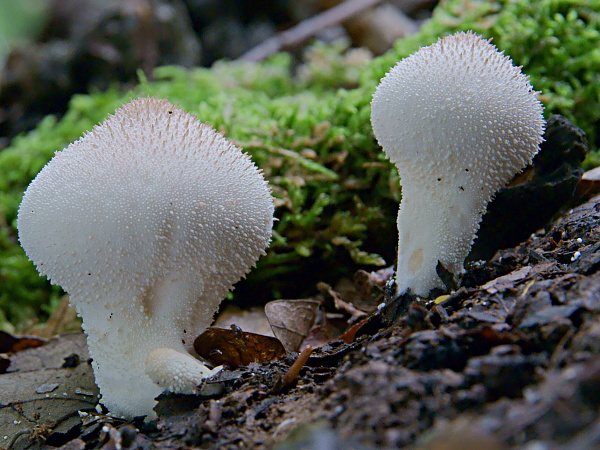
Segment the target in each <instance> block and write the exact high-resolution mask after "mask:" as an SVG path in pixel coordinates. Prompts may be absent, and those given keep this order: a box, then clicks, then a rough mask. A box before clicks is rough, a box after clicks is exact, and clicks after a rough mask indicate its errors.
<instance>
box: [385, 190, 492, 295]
mask: <svg viewBox="0 0 600 450" xmlns="http://www.w3.org/2000/svg"><path fill="white" fill-rule="evenodd" d="M411 184H412V185H418V184H415V183H410V182H407V183H406V185H405V184H404V183H403V186H402V192H403V194H402V202H401V204H400V211H399V212H398V233H399V243H398V260H397V266H396V295H401V294H404V293H406V292H407V291H408V290H409V289H410V291H411V292H412V293H413V294H416V295H418V296H420V297H427V296H428V295H429V294H430V292H431V291H432V290H433V289H435V288H439V289H445V285H444V283H443V282H442V280H441V279H440V277H439V276H438V275H437V270H436V268H437V265H438V261H439V262H441V263H442V264H443V265H444V267H445V268H446V269H447V270H449V271H450V272H451V273H453V274H454V275H455V277H457V278H458V276H459V275H460V274H461V272H462V271H463V270H464V269H463V263H464V260H465V258H466V257H467V255H468V253H469V250H470V248H471V245H472V244H473V241H474V239H475V235H476V233H477V230H478V228H479V222H480V221H481V217H482V215H483V212H484V211H485V208H486V205H487V203H488V201H487V200H486V199H485V198H481V197H477V196H475V195H474V194H475V192H476V191H477V189H478V188H477V187H476V186H471V187H468V188H465V187H464V186H460V188H462V189H463V190H461V189H459V186H457V188H456V189H453V187H452V186H447V187H446V189H439V190H438V192H425V190H414V192H412V191H411V188H410V187H408V186H410V185H411ZM405 186H407V187H405ZM455 190H456V191H457V192H456V193H455V194H456V195H455V196H454V197H451V196H449V195H445V194H446V193H448V192H450V193H452V192H454V191H455Z"/></svg>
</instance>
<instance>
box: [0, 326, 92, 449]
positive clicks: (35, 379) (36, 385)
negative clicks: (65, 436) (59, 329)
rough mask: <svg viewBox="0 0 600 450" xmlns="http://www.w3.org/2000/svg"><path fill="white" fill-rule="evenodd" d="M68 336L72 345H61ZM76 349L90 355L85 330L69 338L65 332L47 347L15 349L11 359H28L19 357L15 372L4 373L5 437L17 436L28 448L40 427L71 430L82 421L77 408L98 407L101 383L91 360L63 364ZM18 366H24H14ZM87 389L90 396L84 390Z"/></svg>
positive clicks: (1, 415) (0, 387) (0, 383)
mask: <svg viewBox="0 0 600 450" xmlns="http://www.w3.org/2000/svg"><path fill="white" fill-rule="evenodd" d="M64 340H67V341H69V342H68V344H67V345H64V344H62V341H64ZM68 347H72V348H69V349H67V348H68ZM73 348H75V349H76V352H77V353H79V354H81V355H83V356H84V358H85V359H87V348H86V345H85V336H84V335H83V333H78V334H76V335H75V334H73V335H68V337H67V338H65V337H63V336H61V337H60V338H57V339H52V340H50V341H48V344H46V345H45V346H42V347H39V348H32V349H28V350H25V351H23V352H19V353H16V354H14V355H13V356H12V357H11V361H12V360H13V359H15V360H22V359H25V360H27V361H29V362H28V363H26V364H23V363H20V362H18V361H17V363H16V364H15V365H14V366H13V364H11V366H10V370H11V371H12V372H10V373H6V374H2V375H0V405H1V406H0V430H1V431H2V435H1V436H2V438H4V436H6V442H10V440H11V439H16V441H15V442H14V443H13V447H14V448H24V445H25V444H26V443H27V442H28V439H29V438H30V437H31V436H33V433H35V430H36V429H39V427H45V429H47V430H48V432H53V433H65V432H67V431H68V430H70V429H71V428H73V427H74V426H76V425H77V424H80V423H81V420H80V418H79V415H78V411H81V410H86V409H88V410H93V409H94V407H95V406H96V404H97V402H98V388H97V387H96V384H95V383H94V375H93V373H92V367H91V365H90V364H89V363H86V364H79V365H78V366H77V367H75V368H63V367H62V362H63V360H64V357H66V356H68V355H69V353H73ZM60 349H63V353H62V354H59V350H60ZM47 353H51V354H52V355H51V356H48V355H47ZM22 355H23V356H22ZM34 361H37V362H34ZM17 369H18V370H19V371H14V370H17ZM82 391H83V392H89V393H91V396H90V395H82V394H80V393H79V392H82Z"/></svg>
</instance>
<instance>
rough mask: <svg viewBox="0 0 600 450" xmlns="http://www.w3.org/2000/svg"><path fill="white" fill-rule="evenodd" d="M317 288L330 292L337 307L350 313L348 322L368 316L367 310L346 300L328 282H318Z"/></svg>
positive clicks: (354, 321) (357, 320)
mask: <svg viewBox="0 0 600 450" xmlns="http://www.w3.org/2000/svg"><path fill="white" fill-rule="evenodd" d="M317 289H319V290H320V291H321V292H324V293H327V294H329V295H330V296H331V297H332V298H333V303H334V306H335V309H337V310H338V311H343V312H345V313H347V314H350V318H349V319H348V323H356V322H359V321H360V320H362V319H364V318H365V317H366V316H367V313H366V312H364V311H362V310H360V309H358V308H357V307H356V306H354V304H353V303H352V302H348V301H345V300H344V299H343V298H342V295H341V294H340V293H339V292H338V291H337V290H334V289H333V288H332V287H331V286H329V285H328V284H327V283H318V284H317Z"/></svg>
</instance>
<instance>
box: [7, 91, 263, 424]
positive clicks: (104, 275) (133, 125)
mask: <svg viewBox="0 0 600 450" xmlns="http://www.w3.org/2000/svg"><path fill="white" fill-rule="evenodd" d="M273 210H274V206H273V199H272V197H271V194H270V190H269V188H268V185H267V183H266V181H265V179H264V177H263V175H262V173H261V171H260V170H259V169H258V168H257V167H256V166H255V165H254V164H253V163H252V161H251V159H250V157H249V156H248V155H247V154H245V153H242V151H241V150H240V149H239V148H238V147H236V146H235V145H233V144H232V143H230V142H229V141H227V140H226V139H225V138H224V137H223V136H222V135H221V134H220V133H218V132H216V131H215V130H214V129H213V128H211V127H210V126H209V125H207V124H203V123H200V121H198V120H197V119H196V118H195V117H193V116H192V115H190V114H188V113H186V112H185V111H183V110H182V109H180V108H177V107H176V106H174V105H172V104H170V103H169V102H168V101H166V100H159V99H155V98H142V99H137V100H133V101H131V102H130V103H127V104H125V105H123V107H122V108H121V109H118V110H117V111H116V112H115V114H114V115H112V116H109V118H108V119H107V120H106V121H104V122H103V123H102V124H100V125H98V126H96V127H94V129H93V130H92V131H91V132H89V133H87V134H85V135H84V136H83V137H82V138H81V139H79V140H78V141H76V142H74V143H72V144H70V145H69V146H68V147H67V148H66V149H64V150H62V151H60V152H57V153H56V155H55V156H54V158H53V159H52V160H51V161H50V162H49V163H48V164H47V165H46V166H45V167H44V168H43V169H42V171H41V172H40V173H39V174H38V175H37V177H36V178H35V179H34V180H33V181H32V183H31V184H30V185H29V187H28V189H27V191H26V192H25V195H24V197H23V201H22V203H21V206H20V208H19V213H18V218H17V225H18V229H19V239H20V241H21V245H22V246H23V248H24V249H25V252H26V253H27V255H28V257H29V258H30V259H31V260H32V261H33V262H34V263H35V265H36V266H37V268H38V271H39V272H40V274H42V275H46V276H47V277H48V278H49V279H50V281H51V282H52V283H53V284H57V285H60V286H62V287H63V289H64V290H65V291H67V292H68V293H69V294H70V295H71V302H72V303H73V304H74V305H75V307H76V308H77V311H78V313H79V314H80V315H81V316H82V318H83V328H84V330H85V331H86V333H87V334H88V347H89V349H90V354H91V356H92V358H93V366H94V372H95V376H96V382H97V383H98V385H99V387H100V391H101V394H102V401H103V403H104V404H105V405H106V406H107V407H108V409H109V410H110V411H111V412H113V413H114V414H119V415H125V416H129V417H131V416H135V415H143V414H152V406H153V405H154V400H153V399H154V397H155V396H156V395H158V394H159V393H160V391H161V389H160V388H159V387H158V386H156V384H154V383H153V382H152V380H151V379H150V378H149V377H148V376H147V375H146V374H145V364H146V359H147V357H148V354H149V353H150V352H151V351H152V350H154V349H156V348H161V347H166V348H170V349H173V350H176V351H179V352H182V353H190V352H193V340H194V338H195V337H196V336H197V335H198V334H200V333H201V332H202V331H203V330H204V329H205V328H206V327H207V326H208V325H210V322H211V321H212V317H213V315H214V313H215V311H216V309H217V307H218V305H219V303H220V302H221V300H222V299H223V298H224V297H225V295H226V294H227V292H228V291H229V290H230V289H231V288H232V285H233V284H234V283H235V282H237V281H238V280H239V279H240V278H241V277H243V276H244V275H245V274H246V273H247V272H248V271H249V270H250V268H251V267H252V266H254V264H255V262H256V260H257V259H258V258H259V257H260V255H262V254H264V253H265V251H264V250H265V248H266V247H267V246H268V244H269V241H270V239H271V231H272V225H273Z"/></svg>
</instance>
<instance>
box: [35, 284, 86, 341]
mask: <svg viewBox="0 0 600 450" xmlns="http://www.w3.org/2000/svg"><path fill="white" fill-rule="evenodd" d="M80 328H81V319H80V318H78V317H77V312H76V311H75V308H74V307H73V306H71V304H70V303H69V296H68V295H65V296H64V297H63V298H62V300H61V302H60V304H59V305H58V307H57V308H56V309H55V310H54V312H53V313H52V315H51V316H50V317H49V318H48V321H47V322H46V323H45V324H43V325H42V326H35V327H31V328H30V329H29V330H28V332H30V333H31V334H33V335H35V336H39V337H42V338H47V339H49V338H51V337H52V336H57V335H59V334H62V333H66V332H68V331H75V330H79V329H80Z"/></svg>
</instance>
